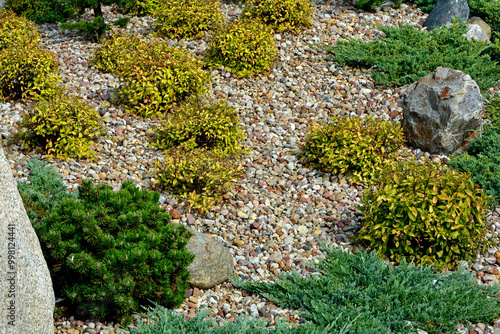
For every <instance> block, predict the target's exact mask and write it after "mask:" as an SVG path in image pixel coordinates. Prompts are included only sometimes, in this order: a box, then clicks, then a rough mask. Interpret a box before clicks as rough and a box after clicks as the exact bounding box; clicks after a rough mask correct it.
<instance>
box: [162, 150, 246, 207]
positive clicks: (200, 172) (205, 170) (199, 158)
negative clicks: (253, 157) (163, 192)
mask: <svg viewBox="0 0 500 334" xmlns="http://www.w3.org/2000/svg"><path fill="white" fill-rule="evenodd" d="M165 153H166V157H165V159H164V161H162V162H158V165H157V168H158V169H157V174H158V178H159V179H158V183H159V186H160V187H161V188H165V189H168V190H170V191H171V192H172V193H173V194H174V195H175V196H176V197H178V198H180V199H183V200H185V201H187V202H188V203H189V205H190V207H192V208H193V209H196V210H198V211H199V212H200V213H203V212H205V211H206V210H209V209H210V208H211V207H212V205H213V204H214V202H216V201H218V200H219V199H220V198H221V196H222V195H223V194H224V193H225V192H227V191H228V190H230V189H231V184H232V182H234V181H235V180H236V179H238V178H239V177H240V176H241V162H242V157H241V155H237V154H228V153H227V152H221V151H220V150H207V149H205V148H196V149H194V150H186V149H185V148H184V147H182V146H181V147H179V148H172V149H170V150H168V151H166V152H165Z"/></svg>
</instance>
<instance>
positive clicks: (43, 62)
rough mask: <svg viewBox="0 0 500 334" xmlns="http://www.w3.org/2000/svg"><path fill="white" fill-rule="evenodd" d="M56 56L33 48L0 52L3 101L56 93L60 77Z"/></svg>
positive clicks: (22, 47) (22, 46)
mask: <svg viewBox="0 0 500 334" xmlns="http://www.w3.org/2000/svg"><path fill="white" fill-rule="evenodd" d="M56 69H57V63H56V61H55V59H54V55H53V54H52V53H50V52H47V51H45V50H41V49H39V48H36V47H33V46H31V45H17V46H15V47H14V46H13V47H8V48H5V49H3V50H1V51H0V98H3V99H11V100H16V99H21V98H26V97H33V98H37V97H38V98H40V97H44V96H50V95H52V94H54V93H55V92H56V91H57V90H59V89H60V88H59V87H58V86H57V82H58V81H59V76H57V75H55V74H54V72H55V71H56Z"/></svg>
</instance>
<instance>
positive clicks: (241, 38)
mask: <svg viewBox="0 0 500 334" xmlns="http://www.w3.org/2000/svg"><path fill="white" fill-rule="evenodd" d="M276 54H277V50H276V46H275V42H274V37H273V35H272V33H271V30H270V29H269V28H268V27H266V26H265V25H263V24H262V23H259V22H252V21H246V20H236V21H233V22H231V23H229V24H227V25H224V26H222V27H221V28H219V30H217V31H216V33H215V36H214V38H213V40H212V42H211V43H210V48H209V50H208V52H207V61H208V63H209V65H210V66H212V67H219V66H220V65H223V66H225V67H229V68H230V69H231V71H232V72H233V73H236V74H237V75H238V76H240V77H246V76H249V75H253V74H255V73H259V72H268V71H269V70H270V69H271V66H272V65H273V63H274V61H275V59H276Z"/></svg>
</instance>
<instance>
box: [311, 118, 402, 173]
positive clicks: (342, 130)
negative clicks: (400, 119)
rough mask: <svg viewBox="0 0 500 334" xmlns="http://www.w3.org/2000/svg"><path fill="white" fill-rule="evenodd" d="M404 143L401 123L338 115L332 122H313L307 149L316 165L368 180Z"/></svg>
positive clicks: (330, 170) (327, 170) (333, 171)
mask: <svg viewBox="0 0 500 334" xmlns="http://www.w3.org/2000/svg"><path fill="white" fill-rule="evenodd" d="M403 143H404V139H403V131H402V129H401V126H400V125H399V124H398V123H395V122H389V121H385V120H382V119H378V118H373V117H367V118H365V119H361V118H358V117H338V118H336V119H334V120H333V121H332V122H331V123H329V124H320V125H313V126H312V127H311V128H310V129H309V130H308V133H307V136H306V142H305V145H304V149H303V150H304V156H305V158H306V159H307V160H309V161H310V162H311V163H312V164H313V165H314V167H316V168H319V169H321V170H323V171H324V172H327V173H336V174H343V173H346V172H347V171H349V172H351V173H352V174H353V175H354V177H353V178H352V181H353V182H360V181H361V182H367V181H369V180H370V178H371V176H372V175H373V174H374V173H375V172H377V171H378V170H380V169H381V168H382V166H384V165H385V164H386V163H388V162H389V161H391V160H392V159H394V158H395V157H396V155H397V153H398V150H399V148H400V147H401V146H402V145H403Z"/></svg>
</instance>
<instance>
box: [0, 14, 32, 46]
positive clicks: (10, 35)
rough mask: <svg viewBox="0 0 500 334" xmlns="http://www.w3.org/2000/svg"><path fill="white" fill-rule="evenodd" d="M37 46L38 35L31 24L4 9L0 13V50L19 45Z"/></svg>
mask: <svg viewBox="0 0 500 334" xmlns="http://www.w3.org/2000/svg"><path fill="white" fill-rule="evenodd" d="M39 44H40V34H39V33H38V29H37V28H36V26H35V25H34V24H33V22H30V21H29V20H27V19H26V18H24V17H19V16H17V15H16V14H14V13H13V12H12V11H8V10H6V9H4V10H2V11H1V12H0V50H3V49H5V48H9V47H13V46H19V45H29V46H31V47H35V46H39Z"/></svg>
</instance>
